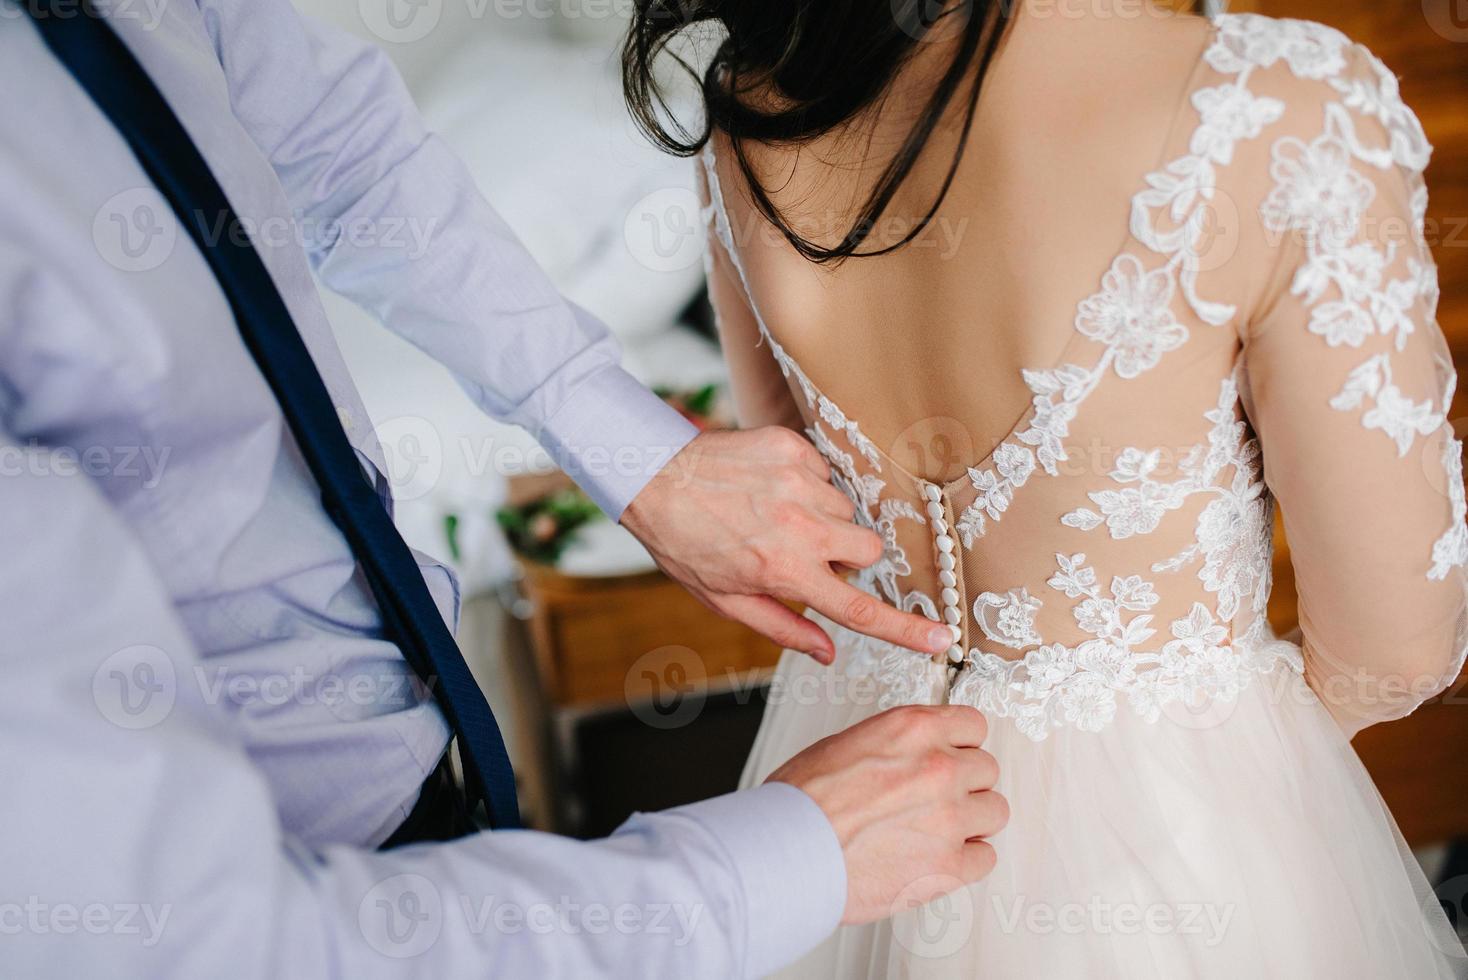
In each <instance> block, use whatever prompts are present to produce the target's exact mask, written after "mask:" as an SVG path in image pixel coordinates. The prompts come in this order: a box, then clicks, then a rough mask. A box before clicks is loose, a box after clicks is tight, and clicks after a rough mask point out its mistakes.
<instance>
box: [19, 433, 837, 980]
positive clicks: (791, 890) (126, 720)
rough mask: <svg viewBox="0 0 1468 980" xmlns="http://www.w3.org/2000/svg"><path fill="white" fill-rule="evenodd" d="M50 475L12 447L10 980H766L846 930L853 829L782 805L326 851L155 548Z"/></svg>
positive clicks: (778, 796)
mask: <svg viewBox="0 0 1468 980" xmlns="http://www.w3.org/2000/svg"><path fill="white" fill-rule="evenodd" d="M47 460H48V455H47V451H46V450H45V449H43V448H38V447H35V446H23V445H21V444H19V443H18V442H17V441H16V440H15V439H13V438H12V437H10V436H8V435H5V434H4V433H0V463H3V466H4V475H3V478H0V539H3V540H4V541H5V543H6V560H5V561H4V562H3V563H0V606H3V619H4V622H5V641H4V643H3V644H0V671H3V675H4V677H5V683H4V684H0V772H4V774H5V791H4V793H3V794H0V826H3V827H4V828H5V832H4V833H3V834H0V866H3V867H4V868H5V880H6V893H5V895H4V896H0V934H3V945H4V954H3V956H0V959H3V961H4V963H5V972H6V974H7V975H13V976H32V977H38V976H77V977H80V976H104V975H105V976H109V977H119V978H140V980H141V978H148V980H159V978H169V977H200V976H221V975H226V974H227V975H228V976H230V977H233V978H238V980H253V978H259V980H266V978H273V977H282V976H291V977H339V978H343V980H347V978H350V980H378V978H381V980H386V978H406V977H424V978H428V977H433V978H441V977H466V976H476V977H532V976H557V977H592V976H637V977H670V978H672V977H677V978H683V977H752V976H756V975H759V974H763V973H765V972H767V971H769V970H772V969H775V968H778V967H779V966H781V965H783V964H784V963H786V962H788V961H789V960H790V959H792V958H794V957H795V956H797V955H799V954H800V953H802V952H804V951H805V950H806V949H807V948H809V947H810V946H812V945H813V944H814V943H816V942H817V941H819V940H820V939H821V938H823V937H824V936H825V935H826V934H827V933H828V932H829V931H830V930H831V929H832V928H833V927H834V926H835V925H836V921H837V919H838V918H839V916H840V913H841V909H842V906H843V904H844V899H845V878H844V870H843V866H842V860H841V852H840V847H839V845H838V844H837V842H836V839H835V834H834V831H833V830H832V829H831V827H830V824H829V823H828V822H827V821H826V819H825V817H824V815H823V814H822V813H821V811H820V809H819V808H818V807H816V805H815V804H814V803H813V802H812V801H811V800H810V799H809V798H808V797H807V796H805V795H804V794H803V793H801V792H800V791H799V790H796V789H794V788H792V787H789V786H783V785H771V786H767V787H763V788H760V789H757V790H752V791H748V792H744V793H737V794H733V795H730V796H726V797H722V798H719V799H715V800H711V801H708V802H704V803H700V804H695V805H693V806H688V807H683V808H681V809H675V810H670V811H667V812H663V813H656V814H646V815H639V816H637V817H634V818H633V819H632V820H631V821H629V822H628V823H627V824H626V825H625V826H623V827H622V828H621V829H620V830H618V831H617V833H615V834H614V835H613V836H611V837H609V838H607V839H605V840H600V841H594V842H580V841H573V840H569V839H565V838H557V837H553V836H550V835H547V834H540V833H534V832H528V831H513V832H504V833H485V834H479V835H476V836H473V837H470V838H466V839H463V840H460V841H456V842H453V843H449V844H438V845H422V846H416V847H410V848H404V849H401V850H398V851H393V852H387V853H378V852H372V851H365V850H361V849H356V848H351V847H346V846H334V847H328V848H326V849H324V850H322V851H320V852H311V851H308V850H306V849H305V848H304V847H302V846H301V845H299V844H298V843H296V842H295V841H293V840H292V839H290V838H289V837H287V836H285V835H283V834H282V832H281V830H280V825H279V822H278V819H277V816H276V811H275V807H274V805H273V801H272V798H271V796H270V792H269V788H268V786H267V784H266V783H265V781H264V779H263V778H262V777H261V775H260V773H259V772H258V771H257V770H256V769H255V768H254V767H253V766H252V765H251V764H250V762H249V760H248V758H247V757H246V755H245V754H244V751H243V749H242V748H241V746H240V745H239V744H238V743H237V742H236V741H235V739H234V737H233V736H232V734H231V731H230V727H229V726H228V725H227V724H225V723H224V720H223V719H222V718H221V716H220V714H219V708H218V706H217V705H211V704H210V703H209V696H208V685H206V684H204V683H202V682H201V680H200V678H201V676H202V675H201V674H200V673H199V672H198V670H197V668H198V666H199V660H198V657H197V655H196V653H195V651H194V650H193V648H192V646H191V644H190V641H189V639H188V636H187V634H186V632H185V630H184V629H183V628H182V626H181V624H180V623H179V621H178V620H177V617H176V616H175V614H174V611H173V609H172V606H171V605H170V603H169V601H168V598H167V595H166V592H165V590H164V589H163V587H162V586H161V584H160V583H159V582H158V580H157V577H156V575H155V573H154V571H153V569H152V567H151V565H150V564H149V562H148V560H147V558H146V557H145V555H144V554H143V551H142V549H141V547H140V545H139V544H138V542H137V541H136V540H135V539H134V538H133V537H132V534H131V532H130V531H129V530H128V528H127V527H126V526H125V525H124V524H123V523H122V522H121V521H120V520H119V519H118V518H117V516H116V515H115V513H114V512H113V511H112V509H111V506H110V505H109V504H108V503H107V501H106V500H105V499H104V498H103V497H102V495H101V493H100V492H99V490H98V489H97V487H96V485H95V484H93V483H92V482H91V481H90V479H89V478H88V477H87V476H86V475H85V474H82V473H79V472H77V471H76V470H75V468H64V467H62V466H60V465H56V466H50V465H48V463H47Z"/></svg>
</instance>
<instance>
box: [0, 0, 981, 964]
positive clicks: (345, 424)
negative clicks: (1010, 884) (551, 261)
mask: <svg viewBox="0 0 1468 980" xmlns="http://www.w3.org/2000/svg"><path fill="white" fill-rule="evenodd" d="M93 3H95V4H96V7H95V8H94V7H93V5H92V4H93ZM132 10H133V8H131V7H129V6H127V5H124V4H119V3H117V2H115V0H114V2H110V3H103V2H102V0H90V2H88V0H0V87H3V91H4V92H5V95H6V97H5V98H4V100H0V181H3V186H4V188H5V190H4V193H3V194H0V477H3V478H0V541H3V542H4V547H5V561H4V563H3V564H0V607H3V621H4V623H5V624H6V626H5V631H6V636H5V643H4V645H3V646H0V658H3V659H0V665H3V671H4V673H3V677H4V683H3V684H0V773H3V774H4V792H3V794H0V799H3V802H0V827H3V829H4V833H3V835H0V868H4V874H3V876H0V877H3V879H4V887H3V889H0V931H3V932H4V933H5V937H4V940H3V942H0V974H3V975H6V976H27V977H45V976H68V977H69V976H102V975H106V976H110V977H150V978H152V977H164V976H230V977H237V978H252V977H267V976H269V977H275V976H287V977H349V978H353V980H359V978H368V980H370V978H378V977H381V978H386V977H399V976H404V977H406V976H432V977H450V976H515V977H519V976H540V975H546V976H575V977H583V976H597V975H625V976H638V977H661V976H669V977H671V976H679V977H687V976H699V977H703V976H707V977H729V976H755V975H760V974H763V973H766V972H768V971H770V970H773V969H776V968H778V967H779V966H781V965H782V964H784V963H787V962H789V961H791V960H792V959H794V958H795V957H797V956H799V955H800V954H801V953H802V952H803V951H805V950H806V949H808V948H809V947H810V946H811V945H813V944H814V943H815V942H817V941H818V940H819V939H821V938H822V937H823V935H824V934H825V933H827V932H829V930H830V929H832V928H833V927H834V926H835V925H836V924H837V923H838V922H839V921H842V920H843V919H844V920H845V921H868V920H871V919H874V918H878V917H881V916H883V915H886V914H889V913H890V912H891V911H893V910H894V909H895V908H898V907H901V906H903V905H905V904H907V903H911V902H918V901H924V900H927V899H928V898H931V897H933V896H935V895H937V894H939V893H941V892H944V891H948V890H951V889H953V888H955V887H957V886H958V885H960V884H961V883H963V882H967V881H972V880H975V879H977V878H979V877H981V876H982V875H983V874H984V873H986V871H987V870H988V867H989V866H990V863H991V861H992V852H991V851H990V850H989V848H988V846H987V845H986V844H984V843H983V842H982V841H981V840H980V838H982V837H984V836H987V835H989V834H992V833H994V832H995V831H997V830H998V829H999V826H1000V824H1001V823H1002V820H1003V817H1002V810H1003V802H1002V800H999V799H998V797H997V796H995V795H994V794H993V793H992V792H990V791H989V790H990V788H991V787H992V786H993V783H994V778H995V774H994V771H993V760H992V758H990V757H989V756H987V755H986V754H985V753H983V752H982V751H981V750H980V749H979V748H978V746H979V745H980V743H981V742H982V741H983V738H984V735H985V731H984V727H985V726H984V722H983V719H982V717H981V716H979V715H978V714H977V713H976V712H973V711H971V710H969V709H966V708H959V707H952V708H909V709H899V710H898V711H895V712H888V713H887V714H884V715H879V716H877V717H876V718H874V719H872V720H870V721H868V722H865V723H863V724H862V725H859V726H857V727H856V728H853V729H851V730H850V731H848V732H846V733H843V734H841V735H838V736H836V737H833V738H831V739H827V740H825V741H823V742H821V743H819V744H817V745H816V746H814V747H812V748H811V749H809V750H807V751H806V752H804V753H802V754H801V755H799V756H797V757H796V758H795V759H793V760H791V761H790V762H789V763H788V764H787V765H786V766H785V767H783V768H782V769H781V770H779V771H778V772H777V773H775V775H774V776H773V777H772V778H771V781H770V782H769V783H768V784H766V785H765V786H763V787H760V788H758V789H754V790H751V791H747V792H743V793H736V794H731V795H729V796H725V797H722V798H719V799H715V800H710V801H706V802H704V803H700V804H695V805H692V806H688V807H683V808H679V809H677V810H673V811H669V812H667V813H662V814H654V815H640V816H637V817H635V818H634V819H633V820H631V821H629V822H628V824H627V825H625V826H624V827H623V828H622V829H621V830H619V831H618V833H616V834H614V835H613V836H612V837H611V838H608V839H607V840H604V841H595V842H587V843H581V842H572V841H567V840H563V839H559V838H555V837H551V836H549V835H544V834H534V833H528V832H515V831H507V832H493V833H475V832H472V828H471V827H470V825H469V821H468V819H467V814H468V810H469V806H470V805H471V804H475V803H478V802H483V803H484V804H485V805H486V807H487V813H488V815H489V817H490V819H491V822H492V823H494V824H495V825H496V826H498V827H501V828H509V827H513V826H514V825H515V822H516V819H517V814H516V811H515V806H514V783H513V778H512V776H511V774H510V772H509V769H508V762H507V760H506V759H505V757H504V748H503V743H502V741H501V740H500V738H499V733H498V731H497V729H496V727H495V724H494V719H493V716H492V715H491V714H490V713H489V710H488V707H487V706H486V705H485V704H484V700H483V697H482V694H481V693H480V692H479V691H478V688H477V687H475V686H474V685H473V683H472V679H470V678H469V677H468V673H467V670H466V669H465V667H464V664H463V660H462V657H461V656H460V655H459V653H458V650H457V649H456V647H455V646H454V644H453V641H452V637H451V636H450V635H449V633H448V631H447V629H446V628H445V620H448V621H450V622H451V621H452V619H453V617H454V614H455V612H456V605H457V600H456V596H455V592H454V585H453V582H452V579H451V578H450V577H449V576H448V574H447V572H446V571H445V570H444V569H442V568H441V567H439V566H436V565H435V564H433V563H432V562H430V561H428V560H427V559H425V558H422V557H421V556H414V555H413V554H411V553H410V552H409V551H408V550H407V549H406V547H405V546H404V545H403V543H402V541H401V539H400V538H398V537H397V535H396V534H395V532H394V531H393V529H392V527H391V523H390V520H389V519H388V517H387V508H388V507H389V506H390V495H389V493H388V492H387V488H386V485H385V482H384V480H383V479H382V476H381V472H382V469H383V467H382V460H381V455H380V450H379V448H378V446H377V444H376V442H375V440H374V439H373V435H372V432H371V430H370V428H369V427H368V426H367V424H366V415H365V412H364V411H363V408H362V405H361V403H360V401H359V400H358V397H357V394H356V392H355V390H354V388H353V386H352V383H351V379H350V378H349V377H348V376H347V373H346V369H345V366H344V364H343V362H342V360H341V357H340V355H339V353H338V351H337V350H336V348H335V346H334V344H333V341H332V339H331V335H330V333H329V330H328V328H327V325H326V320H325V316H324V314H323V312H322V309H321V306H320V304H319V301H318V298H317V294H316V285H315V282H314V281H313V276H312V273H313V271H314V273H315V277H316V278H319V279H320V280H321V281H322V282H323V283H325V285H327V286H329V287H330V288H332V289H335V290H337V291H339V292H341V293H344V294H346V295H348V296H350V297H352V298H353V299H355V300H356V301H357V302H359V303H361V304H362V305H364V306H366V307H367V308H369V309H370V310H372V311H374V312H375V313H376V314H377V315H378V316H379V317H380V319H381V320H382V321H383V322H384V323H385V324H386V325H387V326H388V327H389V328H390V329H393V330H394V331H396V332H397V333H399V334H400V335H402V336H404V337H405V338H407V339H408V340H410V341H412V342H413V343H415V344H417V345H418V346H419V347H421V348H423V349H424V350H426V351H427V352H428V353H430V354H431V355H433V356H434V357H436V358H437V359H438V360H439V361H440V362H442V363H443V364H444V365H446V366H447V367H448V368H449V369H450V370H451V371H452V372H453V373H454V374H455V376H456V378H457V380H458V382H459V383H460V384H461V385H462V386H463V387H464V388H465V389H466V390H467V391H468V392H469V393H470V394H471V396H473V397H474V398H475V399H476V400H477V401H478V403H479V404H480V405H481V406H482V407H483V408H484V410H485V411H486V412H489V413H491V414H493V415H496V416H498V417H501V418H504V419H508V420H510V421H513V422H516V423H519V424H521V425H524V426H526V427H527V428H529V429H530V430H531V431H533V432H534V433H536V434H537V435H538V437H539V438H540V439H541V441H542V442H543V443H545V445H546V446H547V448H548V449H549V450H550V451H551V452H552V453H553V454H554V455H555V456H556V457H557V458H558V459H559V460H560V461H561V463H562V464H563V465H564V466H565V467H566V468H567V469H568V471H570V472H572V473H574V474H576V475H577V476H578V478H579V479H580V480H581V482H582V483H583V485H584V486H585V487H586V488H587V490H588V491H589V492H590V493H591V494H592V496H593V497H594V498H595V499H596V501H597V502H598V503H599V504H600V505H601V506H602V507H603V508H604V509H605V510H606V511H607V513H608V514H610V515H611V516H613V517H614V518H620V519H621V520H622V522H623V523H624V524H625V525H626V526H627V527H628V528H629V529H630V530H631V531H632V532H633V533H634V534H636V535H637V536H638V537H639V538H640V539H641V540H642V541H643V542H644V543H645V544H646V545H647V546H648V548H649V549H650V550H651V551H652V553H653V554H654V556H655V557H656V558H657V560H658V562H659V564H660V565H661V566H662V567H663V568H664V569H665V570H666V571H667V572H668V574H669V575H671V576H672V577H674V578H676V579H677V580H678V581H679V582H681V583H683V584H684V585H685V586H686V587H688V588H689V589H690V590H691V591H692V592H694V594H696V595H697V596H699V597H700V598H701V599H703V600H704V601H705V602H707V603H709V604H710V605H711V606H713V607H714V608H715V609H717V610H719V611H720V612H722V613H724V614H726V615H728V616H731V617H734V618H736V619H739V620H741V621H743V622H745V623H747V624H749V625H750V626H752V627H753V628H755V629H757V630H759V631H761V632H763V633H764V634H766V635H768V636H770V637H772V638H774V639H775V640H777V641H778V642H780V643H782V644H784V645H786V646H790V647H795V648H798V649H802V650H805V651H808V652H810V653H811V654H812V655H814V656H816V657H818V658H821V659H828V658H829V657H830V656H831V645H830V641H829V639H828V638H827V637H826V636H825V635H824V634H823V633H822V632H821V631H820V630H819V629H817V628H816V627H815V626H814V625H813V624H812V623H810V622H809V621H807V620H805V619H803V618H801V617H799V616H796V615H794V614H793V613H791V612H790V611H789V610H788V609H787V608H785V606H784V605H783V604H782V603H781V602H780V601H779V600H782V599H783V600H792V601H797V602H802V603H807V604H809V605H810V606H812V607H814V608H816V609H818V610H821V611H822V612H824V613H826V614H827V615H829V616H831V617H832V618H833V619H835V620H837V621H838V622H842V623H844V624H846V625H849V626H851V627H853V628H855V629H858V630H861V631H862V632H866V633H869V634H872V635H874V636H878V637H881V638H883V639H886V640H889V641H892V642H894V643H899V644H901V645H903V646H906V647H910V648H914V649H927V650H938V649H941V648H942V647H943V646H945V645H946V644H947V642H948V640H947V634H946V631H945V630H944V628H942V627H938V628H936V629H935V627H934V624H932V623H930V622H928V621H927V620H924V619H921V618H919V617H915V616H910V615H906V614H902V613H899V612H897V611H895V610H892V609H890V608H888V607H886V606H883V605H881V604H879V603H877V602H876V601H874V600H873V599H871V598H870V597H868V596H866V595H864V594H862V593H860V592H858V591H856V590H854V589H852V588H851V587H850V586H849V585H847V584H846V583H845V582H843V581H842V580H841V579H840V578H838V577H837V576H836V575H835V574H834V573H833V572H832V565H833V563H837V564H842V565H856V566H861V565H867V564H870V563H871V562H873V561H875V560H876V559H877V558H878V557H879V555H880V553H881V542H880V541H879V540H878V538H877V537H876V536H875V535H874V534H872V533H870V532H868V531H866V530H862V529H859V528H856V527H855V526H853V525H852V524H851V523H850V519H851V516H852V511H851V507H850V504H849V503H848V502H847V501H846V500H845V499H844V498H842V497H841V496H840V494H838V493H837V492H836V491H834V490H833V489H832V488H831V487H830V486H829V484H828V483H827V482H826V477H827V473H826V468H825V466H824V464H823V463H822V462H821V460H820V459H819V457H818V456H816V455H815V454H814V453H813V451H812V450H811V449H810V447H809V446H807V445H806V444H805V443H804V442H803V441H801V440H800V439H798V438H796V437H795V436H794V435H792V434H791V433H789V432H786V431H783V430H781V431H774V430H758V431H752V432H744V433H723V434H707V435H700V436H698V437H696V438H694V437H693V432H692V431H691V429H690V428H689V426H688V425H687V424H686V423H685V422H683V421H682V420H681V418H680V417H679V416H678V415H677V414H675V413H674V412H672V411H671V410H669V409H667V408H666V407H664V406H663V404H662V403H661V402H660V401H659V400H658V399H656V398H655V397H653V396H652V395H651V394H649V393H648V392H647V391H646V390H645V389H643V388H642V387H641V386H639V385H638V384H637V383H635V382H634V381H633V380H632V379H631V378H630V377H629V376H628V375H627V374H626V373H624V372H623V371H622V369H621V368H620V367H619V366H618V363H617V354H616V350H615V348H614V346H613V344H612V342H611V341H610V340H609V339H608V337H607V335H606V332H605V330H604V329H603V328H602V327H601V326H600V325H598V324H597V323H596V322H595V321H593V320H592V319H590V318H589V317H588V316H586V315H585V314H584V313H582V312H581V311H580V310H577V309H575V308H573V307H571V306H570V305H568V304H567V303H565V302H564V301H563V300H562V299H561V298H560V297H559V296H557V295H556V294H555V292H554V291H553V290H552V289H551V287H550V286H549V284H548V283H547V282H546V280H545V279H544V277H543V275H542V274H541V273H540V272H539V271H538V270H537V269H536V268H535V266H534V265H533V263H532V262H531V261H530V259H529V258H528V257H527V256H526V254H525V253H524V252H523V250H522V249H521V248H520V246H519V245H518V244H517V243H516V242H515V240H514V238H513V237H512V236H511V235H510V233H509V232H508V230H507V229H506V228H505V227H504V226H503V224H502V223H501V222H500V221H499V220H498V219H497V217H496V216H495V214H494V213H493V212H492V211H491V210H490V209H489V207H488V206H487V205H486V204H485V202H484V201H483V200H482V199H481V198H480V197H479V195H478V194H477V193H476V192H475V190H474V188H473V184H472V182H471V180H470V178H469V177H468V175H467V174H466V173H465V172H464V170H463V169H462V167H461V166H460V165H459V164H458V162H457V161H456V160H455V159H454V158H453V157H452V156H451V155H450V154H449V153H448V152H447V151H446V150H445V149H444V147H443V146H442V144H441V143H439V142H438V141H437V140H436V139H434V138H433V137H432V136H431V135H429V134H427V133H425V132H424V131H423V129H422V126H421V124H420V122H419V121H418V119H417V117H416V115H415V114H414V112H413V110H412V108H411V105H410V103H409V100H408V98H407V96H406V94H405V92H404V91H403V89H402V86H401V84H400V82H399V80H398V79H397V77H396V76H395V75H394V74H393V72H392V71H391V70H390V69H389V68H388V67H387V64H386V61H385V59H384V58H383V57H382V56H381V55H380V54H378V53H377V52H375V51H373V50H370V49H366V48H364V47H361V46H359V45H357V44H356V43H354V42H351V41H349V40H346V39H344V38H342V37H340V36H337V35H335V34H331V33H328V32H326V31H325V30H322V29H320V28H318V27H316V26H314V25H310V24H306V23H303V22H302V21H301V20H300V19H298V17H297V16H296V14H295V12H294V11H293V9H292V8H291V6H290V4H289V2H288V0H175V2H172V3H167V4H164V5H161V6H157V5H150V8H149V10H150V17H149V19H147V20H146V21H144V20H143V19H141V18H138V17H135V16H131V15H130V11H132ZM414 216H417V217H420V218H421V217H423V216H431V217H432V218H433V219H434V220H435V221H436V222H437V225H436V227H437V229H438V231H437V234H436V237H435V238H434V239H433V241H432V242H431V245H430V247H429V248H428V250H427V251H426V253H424V254H422V255H419V254H416V253H415V254H413V255H405V254H404V253H403V251H402V250H401V248H399V247H396V240H395V239H393V238H392V236H390V235H387V234H384V233H382V232H383V229H386V228H390V227H397V226H401V224H402V221H403V220H404V219H405V218H410V217H414ZM301 229H311V230H312V231H313V233H312V234H310V235H303V234H302V232H301ZM302 239H304V240H302ZM364 477H365V479H364ZM429 691H431V692H432V693H431V694H430V693H429ZM451 739H452V741H453V744H455V745H456V746H457V748H458V751H459V753H460V754H461V756H462V757H463V761H464V768H465V770H466V771H465V776H466V780H467V783H468V785H467V797H466V795H465V789H464V788H461V787H460V785H459V784H458V782H457V780H456V778H455V776H454V773H453V771H452V770H451V767H450V766H449V764H448V759H449V757H450V756H449V751H448V747H449V745H450V740H451ZM690 761H691V760H690ZM402 845H415V846H402Z"/></svg>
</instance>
